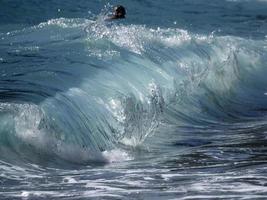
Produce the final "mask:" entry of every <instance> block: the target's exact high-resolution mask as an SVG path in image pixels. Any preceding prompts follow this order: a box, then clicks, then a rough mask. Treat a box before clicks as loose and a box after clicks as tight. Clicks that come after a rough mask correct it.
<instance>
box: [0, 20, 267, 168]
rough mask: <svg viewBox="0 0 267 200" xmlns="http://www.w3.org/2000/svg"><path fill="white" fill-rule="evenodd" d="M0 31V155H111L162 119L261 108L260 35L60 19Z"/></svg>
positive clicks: (187, 119) (138, 141) (259, 112)
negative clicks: (9, 30) (201, 33)
mask: <svg viewBox="0 0 267 200" xmlns="http://www.w3.org/2000/svg"><path fill="white" fill-rule="evenodd" d="M1 37H2V39H1V40H0V44H1V47H0V49H1V53H0V57H1V65H2V66H1V71H2V73H1V77H0V81H1V86H0V93H1V97H0V99H1V102H2V103H1V105H0V109H1V110H0V111H1V116H0V120H1V122H2V124H3V126H2V127H1V133H0V134H1V136H2V137H1V141H0V143H1V144H2V147H1V152H3V154H1V159H8V154H7V153H6V154H5V153H4V152H9V153H10V151H11V152H13V153H14V154H17V155H19V156H20V157H23V159H26V160H31V161H35V162H36V161H38V159H40V154H41V155H42V158H43V159H46V160H53V159H59V160H61V159H62V160H65V161H69V162H74V163H88V162H108V160H109V158H112V159H111V160H114V156H110V154H109V153H107V152H114V149H115V150H116V149H122V151H119V150H118V151H116V152H120V153H119V154H120V155H125V154H124V153H123V152H124V150H125V151H127V149H128V148H129V146H130V147H132V148H135V147H137V146H142V145H144V143H145V141H146V139H147V137H153V134H154V132H155V131H156V130H157V129H158V127H160V126H162V124H165V125H166V124H167V125H170V124H176V125H184V124H191V125H198V126H202V125H207V124H227V123H229V122H232V123H233V122H236V123H240V122H243V121H245V122H253V121H256V120H258V119H259V118H260V117H261V118H262V117H264V116H265V111H266V108H267V104H266V98H267V97H266V92H267V91H266V88H265V85H266V78H265V76H264V75H265V74H266V68H265V63H266V58H267V56H266V40H252V39H250V40H248V39H244V38H238V37H234V36H217V35H216V34H210V35H199V34H194V33H190V32H189V31H187V30H182V29H175V28H168V29H163V28H156V29H154V28H150V27H146V26H142V25H126V24H123V23H113V22H111V23H109V22H105V21H91V20H86V19H64V18H59V19H52V20H49V21H47V22H44V23H41V24H39V25H37V26H33V27H30V28H24V29H23V30H16V31H13V32H8V33H6V34H5V35H1ZM103 152H104V153H103ZM126 154H127V153H126ZM107 155H108V156H107ZM115 157H116V156H115ZM121 157H124V158H125V159H129V158H130V157H131V156H130V155H129V156H128V155H126V156H121ZM52 158H53V159H52ZM116 159H117V157H116ZM116 159H115V160H116Z"/></svg>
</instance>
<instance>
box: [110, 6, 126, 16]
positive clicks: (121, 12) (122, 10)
mask: <svg viewBox="0 0 267 200" xmlns="http://www.w3.org/2000/svg"><path fill="white" fill-rule="evenodd" d="M125 15H126V11H125V8H124V7H123V6H121V5H118V6H116V7H115V8H114V14H113V16H111V18H110V19H123V18H125Z"/></svg>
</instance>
